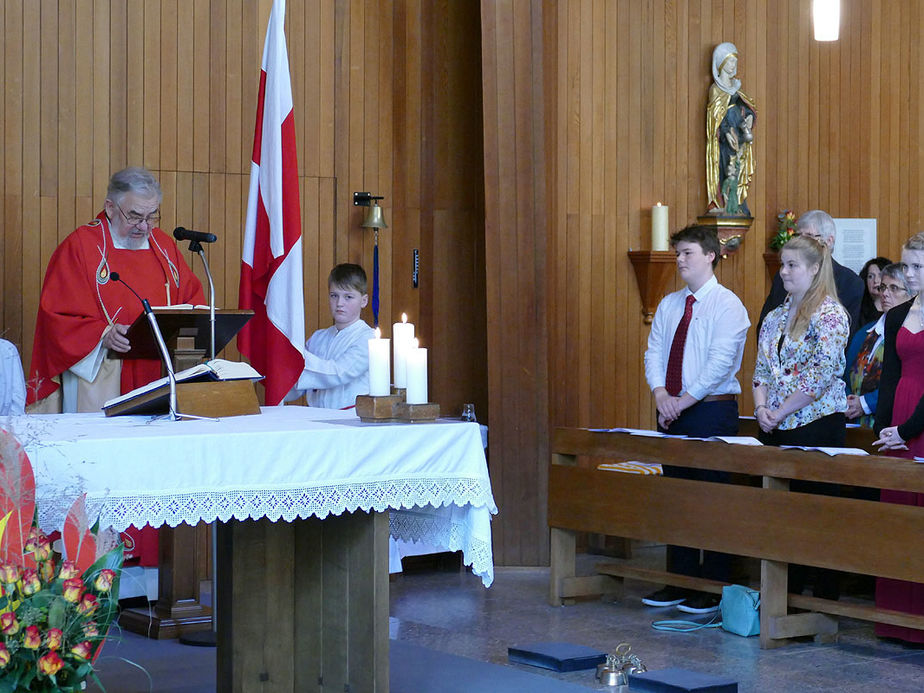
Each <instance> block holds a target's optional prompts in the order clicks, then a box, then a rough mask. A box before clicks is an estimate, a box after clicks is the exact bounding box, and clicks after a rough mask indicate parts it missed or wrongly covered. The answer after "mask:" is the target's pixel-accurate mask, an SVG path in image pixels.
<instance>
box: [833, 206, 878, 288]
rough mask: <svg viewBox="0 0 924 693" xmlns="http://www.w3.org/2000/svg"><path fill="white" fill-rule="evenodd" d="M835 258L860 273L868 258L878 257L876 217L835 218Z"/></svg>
mask: <svg viewBox="0 0 924 693" xmlns="http://www.w3.org/2000/svg"><path fill="white" fill-rule="evenodd" d="M834 224H835V226H837V237H836V238H835V240H834V259H835V260H837V261H838V262H839V263H841V264H842V265H844V266H845V267H849V268H850V269H852V270H853V271H854V272H857V273H858V274H859V272H860V270H861V269H863V265H864V264H866V261H867V260H870V259H872V258H874V257H877V256H878V255H879V253H878V252H877V250H876V220H875V219H835V220H834Z"/></svg>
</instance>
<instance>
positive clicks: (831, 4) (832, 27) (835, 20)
mask: <svg viewBox="0 0 924 693" xmlns="http://www.w3.org/2000/svg"><path fill="white" fill-rule="evenodd" d="M812 20H813V23H814V25H815V40H816V41H837V37H838V34H839V33H840V28H841V0H812Z"/></svg>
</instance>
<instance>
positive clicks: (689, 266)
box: [642, 225, 751, 614]
mask: <svg viewBox="0 0 924 693" xmlns="http://www.w3.org/2000/svg"><path fill="white" fill-rule="evenodd" d="M671 245H672V246H673V248H674V252H675V253H676V254H677V273H678V274H679V275H680V278H681V279H682V280H683V281H684V283H685V284H686V286H685V287H684V288H683V289H681V290H680V291H675V292H674V293H672V294H668V295H667V296H665V297H664V298H663V299H662V300H661V303H660V304H659V305H658V309H657V311H656V312H655V316H654V320H653V322H652V324H651V333H650V334H649V336H648V349H647V351H646V352H645V377H646V379H647V380H648V386H649V387H650V388H651V392H652V394H653V395H654V399H655V405H656V407H657V410H658V430H659V431H661V432H664V433H669V434H672V435H688V436H694V437H698V438H705V437H709V436H718V435H724V436H727V435H735V434H737V432H738V395H739V394H740V393H741V385H740V384H739V383H738V380H737V378H736V375H737V373H738V369H739V368H740V367H741V356H742V353H743V352H744V341H745V338H746V337H747V332H748V328H749V327H750V326H751V322H750V320H749V319H748V313H747V310H745V308H744V305H743V304H742V303H741V301H740V300H739V299H738V297H737V296H736V295H735V294H734V293H732V292H731V291H729V290H728V289H726V288H725V287H724V286H722V285H721V284H719V282H718V280H717V279H716V277H715V274H714V271H715V266H716V265H717V264H718V261H719V254H720V253H721V246H720V244H719V240H718V237H717V236H716V233H715V230H713V229H712V228H710V227H707V226H695V225H694V226H688V227H687V228H685V229H682V230H680V231H678V232H677V233H675V234H674V235H673V236H671ZM664 476H668V477H674V478H680V479H697V480H702V481H715V482H724V481H727V479H728V474H727V473H724V472H716V471H710V470H700V469H688V468H684V467H673V466H669V465H664ZM707 500H708V499H704V502H706V501H707ZM702 554H703V557H702V563H700V550H699V549H696V548H689V547H685V546H668V547H667V570H668V571H669V572H671V573H677V574H680V575H690V576H694V577H705V578H710V579H712V580H721V581H723V582H727V581H728V579H729V572H730V559H731V557H730V556H729V555H728V554H722V553H717V552H714V551H703V552H702ZM642 601H643V602H644V603H645V604H647V605H649V606H674V605H676V606H677V608H678V609H681V610H683V611H686V612H687V613H693V614H703V613H710V612H713V611H716V610H717V608H718V604H719V599H718V597H717V596H716V595H713V594H708V593H705V592H692V591H690V590H683V589H680V588H677V587H671V586H667V587H664V588H663V589H660V590H658V591H657V592H654V593H652V594H650V595H648V596H647V597H645V598H644V599H643V600H642Z"/></svg>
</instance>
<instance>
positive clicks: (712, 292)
mask: <svg viewBox="0 0 924 693" xmlns="http://www.w3.org/2000/svg"><path fill="white" fill-rule="evenodd" d="M689 294H690V290H689V289H688V288H686V287H684V288H683V289H681V290H680V291H675V292H673V293H671V294H668V295H667V296H665V297H664V298H663V299H661V303H659V304H658V309H657V311H655V316H654V320H652V323H651V332H650V333H649V335H648V349H647V350H646V351H645V378H646V379H647V380H648V387H649V388H650V389H651V390H654V389H655V388H657V387H664V383H665V380H666V377H667V361H668V359H669V358H670V353H671V344H672V343H673V341H674V332H676V330H677V325H678V324H680V319H681V318H682V317H683V311H684V308H685V304H686V300H687V296H688V295H689ZM693 295H694V296H695V297H696V302H695V303H694V304H693V318H692V320H691V321H690V327H689V329H688V332H687V341H686V343H685V344H684V348H683V390H682V392H686V393H688V394H689V395H690V396H691V397H693V398H694V399H697V400H701V399H703V398H704V397H706V396H707V395H737V394H740V393H741V385H740V384H739V383H738V379H737V378H736V375H737V373H738V371H739V369H740V368H741V357H742V354H744V342H745V339H746V338H747V333H748V328H749V327H750V326H751V321H750V320H749V319H748V312H747V310H746V309H745V307H744V304H742V303H741V300H740V299H739V298H738V297H737V296H736V295H735V294H734V293H733V292H731V291H729V290H728V289H726V288H725V287H724V286H722V285H721V284H719V282H718V280H717V279H716V278H715V276H713V277H712V278H711V279H710V280H709V281H707V282H706V283H705V284H704V285H703V286H701V287H700V288H699V290H698V291H697V292H696V293H695V294H693Z"/></svg>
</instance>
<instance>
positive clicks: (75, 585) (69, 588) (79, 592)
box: [64, 578, 83, 604]
mask: <svg viewBox="0 0 924 693" xmlns="http://www.w3.org/2000/svg"><path fill="white" fill-rule="evenodd" d="M82 596H83V580H81V579H80V578H68V579H67V580H65V581H64V598H65V599H66V600H67V601H69V602H70V603H71V604H76V603H77V602H79V601H80V598H81V597H82Z"/></svg>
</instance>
